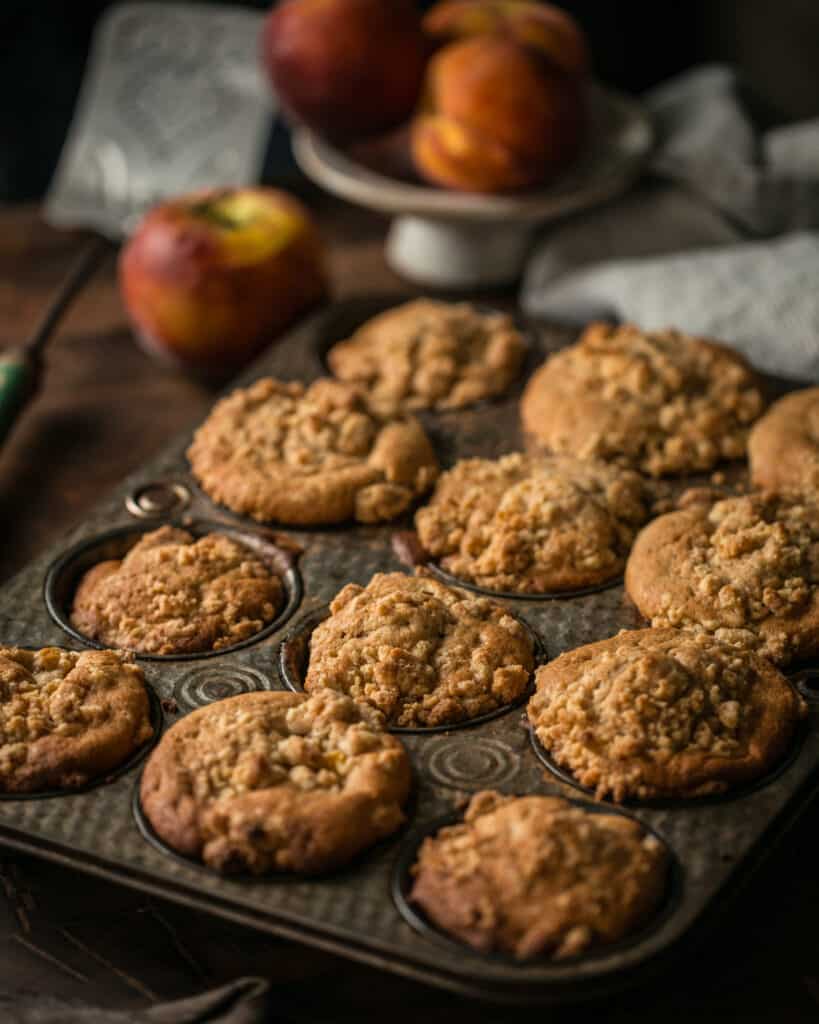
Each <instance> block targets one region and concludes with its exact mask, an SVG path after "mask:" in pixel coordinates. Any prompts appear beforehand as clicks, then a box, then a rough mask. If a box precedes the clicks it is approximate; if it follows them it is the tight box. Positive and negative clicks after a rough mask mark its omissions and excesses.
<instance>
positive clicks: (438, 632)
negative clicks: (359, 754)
mask: <svg viewBox="0 0 819 1024" xmlns="http://www.w3.org/2000/svg"><path fill="white" fill-rule="evenodd" d="M533 669H534V649H533V641H532V638H531V635H530V634H529V632H528V631H527V630H526V628H525V627H524V626H523V625H522V624H521V623H520V622H519V621H518V620H517V619H516V618H514V617H513V616H512V615H510V614H509V612H508V611H507V610H506V609H505V608H504V607H503V606H502V605H499V604H495V602H493V601H489V600H487V599H486V598H482V597H476V596H475V595H473V594H468V593H466V592H465V591H462V590H457V589H455V588H454V587H447V586H445V585H444V584H443V583H439V582H438V581H437V580H434V579H431V578H430V577H427V576H423V575H422V576H406V575H404V573H400V572H395V573H378V574H377V575H375V576H373V578H372V579H371V580H370V582H369V583H368V584H367V586H366V587H361V586H359V585H358V584H356V583H348V584H347V586H346V587H345V588H344V589H343V590H342V591H341V592H340V593H339V594H338V596H337V597H336V598H335V600H334V601H333V602H332V603H331V605H330V617H329V618H328V619H326V620H325V621H324V622H322V623H320V624H319V625H318V626H317V627H316V629H315V630H314V631H313V635H312V637H311V640H310V662H309V665H308V669H307V678H306V680H305V684H304V685H305V689H306V690H308V691H311V690H313V689H315V688H317V687H330V688H331V689H334V690H338V691H340V692H342V693H346V694H349V695H350V696H351V697H353V698H354V699H355V700H357V701H362V702H364V703H367V704H371V705H372V706H373V707H375V708H378V710H379V711H381V712H382V714H384V716H385V717H386V719H387V721H388V722H389V723H390V724H391V725H398V726H409V727H415V726H435V725H447V724H449V723H454V722H462V721H465V720H467V719H470V718H476V717H478V716H479V715H484V714H488V713H489V712H492V711H496V710H497V709H498V708H501V707H503V706H504V705H505V704H510V703H512V702H514V701H515V700H517V699H518V698H519V697H521V696H522V695H523V694H524V693H525V692H526V688H527V686H528V685H529V681H530V679H531V675H532V671H533Z"/></svg>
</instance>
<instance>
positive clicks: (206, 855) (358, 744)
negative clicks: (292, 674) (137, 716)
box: [140, 690, 411, 875]
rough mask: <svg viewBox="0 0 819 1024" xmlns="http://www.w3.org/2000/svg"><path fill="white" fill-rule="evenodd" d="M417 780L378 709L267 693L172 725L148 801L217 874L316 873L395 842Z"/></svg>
mask: <svg viewBox="0 0 819 1024" xmlns="http://www.w3.org/2000/svg"><path fill="white" fill-rule="evenodd" d="M410 781H411V775H410V763H409V758H408V756H407V753H406V751H405V750H404V748H403V746H402V745H401V743H400V742H399V741H398V740H397V739H395V738H394V737H393V736H390V735H389V734H388V733H386V732H385V731H384V729H383V728H382V725H381V721H380V716H379V715H378V713H377V712H375V711H373V710H372V709H371V708H368V707H366V706H360V705H358V704H356V703H354V702H353V701H352V700H350V698H349V697H344V696H343V695H341V694H338V693H333V692H331V691H329V690H324V691H321V692H316V693H314V694H310V695H309V696H308V695H306V694H301V693H282V692H269V691H261V692H258V693H243V694H240V695H239V696H238V697H229V698H228V699H226V700H220V701H217V702H216V703H214V704H209V705H208V706H207V707H204V708H200V709H199V710H198V711H194V712H192V713H191V714H190V715H187V716H186V717H185V718H183V719H182V720H181V721H180V722H177V723H176V724H175V725H174V726H172V728H171V729H169V730H168V732H166V733H165V735H164V736H163V737H162V740H161V741H160V743H159V745H158V746H157V747H156V749H155V750H154V751H153V753H152V754H151V757H150V758H149V760H148V763H147V765H146V766H145V771H144V773H143V777H142V786H141V790H140V798H141V802H142V809H143V811H144V813H145V815H146V817H147V819H148V821H149V822H150V823H151V825H152V826H153V829H154V831H155V832H156V834H157V835H158V836H159V838H160V839H162V840H163V841H164V842H166V843H167V844H168V845H169V846H171V847H172V848H173V849H174V850H176V851H177V852H179V853H181V854H184V855H186V856H188V857H196V858H199V859H201V860H203V861H204V862H205V864H207V865H208V866H209V867H212V868H215V869H216V870H217V871H222V872H231V873H233V872H250V873H251V874H254V875H261V874H264V873H266V872H270V871H297V872H304V873H309V874H313V873H318V872H322V871H328V870H330V869H331V868H334V867H337V866H339V865H341V864H345V863H346V862H347V861H350V860H352V858H353V857H355V856H356V854H358V853H360V852H361V851H362V850H365V849H366V848H367V847H368V846H371V845H372V844H373V843H375V842H376V841H377V840H379V839H382V838H383V837H384V836H388V835H390V833H392V832H394V831H395V830H396V829H397V828H398V827H399V826H400V825H401V824H402V822H403V820H404V815H403V812H402V810H401V808H402V806H403V804H404V802H405V800H406V798H407V795H408V793H409V789H410Z"/></svg>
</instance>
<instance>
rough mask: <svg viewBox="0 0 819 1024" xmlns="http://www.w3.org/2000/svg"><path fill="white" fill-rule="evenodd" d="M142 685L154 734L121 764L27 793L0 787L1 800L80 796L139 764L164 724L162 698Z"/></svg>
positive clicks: (28, 648) (26, 647)
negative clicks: (78, 780) (77, 782)
mask: <svg viewBox="0 0 819 1024" xmlns="http://www.w3.org/2000/svg"><path fill="white" fill-rule="evenodd" d="M7 646H10V647H11V646H13V647H18V648H19V649H20V650H23V651H42V650H44V648H43V647H32V646H30V645H28V644H9V645H7ZM47 646H49V647H56V648H57V649H58V650H60V651H70V652H71V653H72V654H83V653H85V652H84V651H77V650H75V649H74V648H72V647H63V646H60V645H59V644H48V645H47ZM143 686H144V687H145V691H146V694H147V696H148V717H149V720H150V723H151V728H152V729H153V735H152V736H150V737H149V738H148V739H147V740H145V742H144V743H143V744H141V745H140V746H139V747H137V749H136V750H134V751H132V752H131V753H130V754H129V755H128V757H127V758H126V759H125V760H124V761H123V762H122V763H121V764H118V765H117V766H116V767H114V768H112V769H111V770H110V771H108V772H104V773H103V774H102V775H98V776H96V778H93V779H89V780H88V781H87V782H84V783H83V784H82V785H81V786H67V787H64V788H62V789H40V790H36V791H34V792H27V793H8V792H5V791H3V790H0V801H3V800H47V799H48V800H50V799H53V798H54V797H63V796H79V795H81V794H82V793H88V792H89V791H90V790H92V789H99V788H100V787H101V786H107V785H108V784H109V783H112V782H116V781H117V780H118V779H121V778H122V777H123V776H124V775H127V774H128V773H129V772H130V771H131V770H132V769H134V768H136V767H138V766H139V765H140V764H141V763H142V761H144V760H145V758H146V757H147V756H148V754H150V752H151V751H152V750H153V749H154V747H155V746H156V745H157V743H159V739H160V736H161V735H162V731H163V728H164V725H165V714H164V712H163V710H162V699H161V698H160V696H159V694H158V693H157V692H156V690H155V689H154V687H153V685H152V684H151V683H150V682H149V681H148V680H147V679H143ZM140 774H141V773H140Z"/></svg>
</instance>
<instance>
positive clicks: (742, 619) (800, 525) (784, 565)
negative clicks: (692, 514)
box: [652, 494, 819, 662]
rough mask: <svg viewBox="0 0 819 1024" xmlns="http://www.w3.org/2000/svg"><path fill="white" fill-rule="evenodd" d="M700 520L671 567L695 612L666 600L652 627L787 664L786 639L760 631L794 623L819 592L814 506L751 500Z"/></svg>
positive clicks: (733, 501)
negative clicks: (691, 630) (687, 632)
mask: <svg viewBox="0 0 819 1024" xmlns="http://www.w3.org/2000/svg"><path fill="white" fill-rule="evenodd" d="M704 515H705V520H704V522H703V523H702V528H701V529H697V528H696V524H695V526H694V528H693V529H692V530H691V531H690V533H689V534H688V535H687V537H686V539H685V544H684V546H683V548H682V551H683V554H682V555H681V557H680V559H679V561H678V562H677V563H676V564H675V566H674V569H675V575H676V576H677V578H678V579H680V580H683V581H685V583H686V584H687V585H688V586H689V587H690V589H691V592H692V594H693V597H694V604H693V605H692V603H691V602H690V601H687V600H683V599H681V598H678V597H677V596H676V595H675V593H674V592H668V591H667V592H664V593H662V594H661V595H660V598H659V611H658V612H657V613H656V614H655V615H653V616H652V624H653V625H655V626H665V625H670V626H685V627H690V626H694V627H698V628H701V629H704V630H707V631H708V632H710V633H714V634H715V635H716V636H717V637H718V638H720V639H722V640H725V641H726V642H728V643H733V644H739V645H742V646H746V647H750V648H755V649H757V650H758V651H759V653H761V654H763V655H765V656H767V657H770V658H772V659H773V660H774V661H777V662H782V661H785V660H788V657H789V654H790V650H789V648H790V645H791V638H790V636H789V633H788V632H787V631H786V630H785V629H781V630H780V629H773V630H766V631H765V632H764V633H760V632H759V629H758V627H759V625H760V624H761V623H763V622H765V620H768V619H772V618H787V617H791V616H795V615H798V614H799V613H800V611H802V610H804V609H806V607H807V606H808V605H809V603H810V602H811V601H812V599H813V597H814V595H815V591H816V587H817V585H819V506H817V504H816V503H815V502H814V501H812V500H811V499H808V498H805V499H803V498H798V497H787V496H779V497H775V496H772V495H758V494H754V495H748V496H744V497H739V498H729V499H726V500H725V501H720V502H717V503H716V504H715V505H714V506H713V507H712V508H711V509H710V510H709V511H708V512H707V513H704ZM692 613H693V614H692Z"/></svg>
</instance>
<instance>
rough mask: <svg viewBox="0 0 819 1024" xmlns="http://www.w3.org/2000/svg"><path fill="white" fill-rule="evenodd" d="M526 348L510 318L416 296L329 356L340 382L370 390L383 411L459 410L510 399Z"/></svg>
mask: <svg viewBox="0 0 819 1024" xmlns="http://www.w3.org/2000/svg"><path fill="white" fill-rule="evenodd" d="M525 354H526V343H525V342H524V340H523V336H522V335H521V333H520V332H519V331H518V330H517V329H516V328H515V325H514V323H513V321H512V318H511V317H510V316H507V315H506V314H505V313H481V312H479V311H478V310H477V309H475V308H474V307H473V306H471V305H469V304H468V303H466V302H458V303H450V302H438V301H435V300H433V299H415V300H414V301H412V302H407V303H404V305H402V306H396V307H395V308H394V309H389V310H387V311H386V312H385V313H381V314H379V315H378V316H376V317H373V318H372V319H371V320H368V321H367V323H365V324H364V325H363V326H361V327H359V329H358V330H357V331H356V332H355V333H354V334H353V335H352V337H350V338H348V339H347V340H346V341H341V342H339V343H338V344H337V345H334V346H333V348H332V349H330V352H329V354H328V356H327V361H328V363H329V364H330V369H331V370H332V371H333V373H334V374H335V376H336V377H338V378H339V379H340V380H344V381H348V382H349V383H351V384H357V385H359V386H360V387H362V388H364V389H366V391H367V397H368V401H369V403H370V405H371V407H372V408H374V409H377V410H378V411H379V412H381V413H384V414H388V415H390V414H393V413H396V412H410V411H413V410H416V409H459V408H461V407H463V406H465V405H470V404H471V403H473V402H478V401H480V400H481V399H486V398H495V397H497V396H499V395H502V394H504V393H505V392H506V391H507V390H508V389H509V387H510V385H511V384H512V382H513V381H514V379H515V377H517V375H518V373H519V372H520V369H521V366H522V365H523V359H524V356H525Z"/></svg>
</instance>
